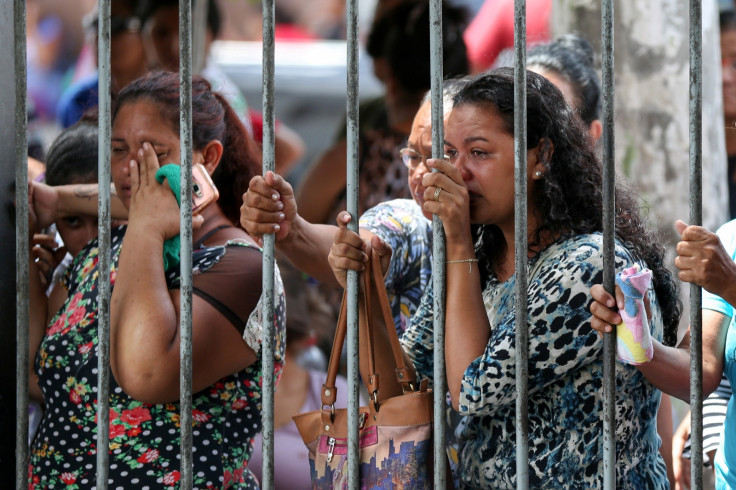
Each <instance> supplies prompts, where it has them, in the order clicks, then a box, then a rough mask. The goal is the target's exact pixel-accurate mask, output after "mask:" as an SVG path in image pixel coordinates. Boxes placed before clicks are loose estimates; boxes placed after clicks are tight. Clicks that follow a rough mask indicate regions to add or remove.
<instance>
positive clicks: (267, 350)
mask: <svg viewBox="0 0 736 490" xmlns="http://www.w3.org/2000/svg"><path fill="white" fill-rule="evenodd" d="M275 15H276V13H275V4H274V0H263V173H264V175H265V173H266V172H268V171H274V169H275V167H276V153H275V149H274V145H275V141H276V139H275V138H276V136H275V127H274V124H275V117H274V102H275V101H274V75H275V68H274V63H275V62H274V56H275V39H274V23H275ZM274 244H275V235H273V234H272V233H269V234H267V235H264V237H263V286H262V291H263V294H264V295H265V296H264V302H263V335H264V338H263V342H262V344H261V345H262V349H263V350H262V354H261V358H262V359H263V412H262V413H263V438H262V440H263V450H262V454H263V476H262V481H261V484H262V486H263V489H264V490H271V489H272V488H274V457H273V456H274V433H273V431H274V426H273V416H274V413H273V412H274V402H273V396H274V381H275V380H274V376H273V372H274V353H273V350H274V338H273V337H274V325H273V310H274V290H273V289H274V277H273V276H274V268H275V267H274Z"/></svg>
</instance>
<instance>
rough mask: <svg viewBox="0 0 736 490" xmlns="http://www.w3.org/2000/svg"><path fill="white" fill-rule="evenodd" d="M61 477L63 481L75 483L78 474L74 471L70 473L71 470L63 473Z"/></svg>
mask: <svg viewBox="0 0 736 490" xmlns="http://www.w3.org/2000/svg"><path fill="white" fill-rule="evenodd" d="M59 478H61V481H63V482H64V483H66V484H67V485H73V484H74V482H75V481H77V475H75V474H74V473H69V472H67V473H62V474H61V476H60V477H59Z"/></svg>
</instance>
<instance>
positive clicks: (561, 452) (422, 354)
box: [402, 234, 669, 489]
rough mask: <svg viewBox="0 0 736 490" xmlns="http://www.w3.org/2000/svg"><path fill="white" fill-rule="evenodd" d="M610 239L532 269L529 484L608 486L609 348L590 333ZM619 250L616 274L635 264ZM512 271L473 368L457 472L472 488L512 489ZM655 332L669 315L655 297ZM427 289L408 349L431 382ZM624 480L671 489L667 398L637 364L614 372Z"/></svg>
mask: <svg viewBox="0 0 736 490" xmlns="http://www.w3.org/2000/svg"><path fill="white" fill-rule="evenodd" d="M601 248H602V236H601V234H591V235H580V236H577V237H574V238H571V239H567V240H564V241H561V242H558V243H556V244H553V245H551V246H550V247H548V248H547V249H546V250H544V251H543V252H541V253H540V254H538V255H537V256H536V257H534V258H532V259H530V261H529V263H528V289H527V292H528V298H529V299H528V305H527V313H528V322H529V399H528V403H529V404H528V407H529V465H530V466H529V470H530V471H529V480H530V486H531V487H532V488H601V487H602V474H603V462H602V460H603V425H602V416H601V411H602V408H603V396H602V392H603V389H602V376H603V364H602V361H601V355H602V350H603V342H602V341H601V339H600V338H599V337H598V335H597V334H596V332H595V331H594V330H593V329H592V328H591V326H590V313H589V311H588V307H589V305H590V302H591V297H590V295H589V290H590V287H591V286H592V285H593V284H600V283H601V282H602V269H603V267H602V251H601ZM633 263H634V259H633V257H632V255H631V254H630V253H629V252H628V251H627V250H626V249H625V248H624V247H623V246H622V245H621V244H620V243H617V244H616V270H622V269H623V268H625V267H629V266H631V265H633ZM514 284H515V276H512V277H511V278H509V279H508V280H507V281H506V282H503V283H501V282H499V281H498V280H496V279H493V278H492V279H491V280H490V281H488V284H487V285H486V286H485V289H484V290H483V292H482V293H483V301H484V303H485V306H486V311H487V313H488V319H489V323H490V325H491V332H490V338H489V339H488V344H487V345H486V348H485V351H484V352H483V354H482V355H481V356H480V357H478V358H477V359H476V360H475V361H473V362H472V363H471V364H470V365H469V366H468V367H467V369H466V370H465V373H464V375H463V379H462V386H461V392H460V400H459V405H460V406H459V408H460V413H461V414H463V415H467V417H466V426H465V428H464V429H463V432H462V434H461V440H460V462H459V468H458V476H459V478H460V481H461V484H462V486H465V487H471V488H515V487H516V433H515V425H516V422H515V418H516V380H515V376H516V366H515V362H516V359H515V342H514V339H515V333H514V329H515V311H514ZM650 300H651V306H652V313H653V316H652V321H651V328H652V336H653V338H656V339H661V338H662V329H663V324H662V316H661V312H660V308H659V304H658V302H657V300H656V297H655V296H654V295H653V294H650ZM432 301H433V295H432V292H431V291H428V293H427V294H426V295H425V296H424V297H423V299H422V303H421V305H420V307H419V309H418V311H417V313H416V316H415V317H414V319H413V320H412V322H411V324H410V327H409V330H407V332H406V333H405V335H404V337H403V339H402V344H403V346H404V348H405V350H406V351H407V352H408V353H409V355H410V357H412V359H413V361H414V363H415V365H416V367H417V370H418V371H419V372H420V373H421V375H422V376H426V377H429V378H430V379H431V377H432V368H433V349H432ZM616 387H617V393H616V402H617V404H616V462H617V466H616V480H617V482H616V485H617V487H618V488H646V489H666V488H669V483H668V482H667V474H666V469H665V465H664V461H663V460H662V458H661V457H660V455H659V446H660V444H661V440H660V438H659V436H658V435H657V426H656V417H657V410H658V408H659V402H660V392H659V391H658V390H656V389H655V388H654V387H653V386H652V385H651V384H650V383H648V382H647V381H646V380H645V379H644V377H643V375H642V374H641V373H640V372H639V370H638V369H636V368H635V367H633V366H625V365H617V366H616Z"/></svg>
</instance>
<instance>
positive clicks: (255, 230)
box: [240, 171, 297, 240]
mask: <svg viewBox="0 0 736 490" xmlns="http://www.w3.org/2000/svg"><path fill="white" fill-rule="evenodd" d="M296 216H297V208H296V199H295V198H294V189H292V187H291V185H290V184H289V183H288V182H286V181H285V180H284V179H283V178H282V177H281V176H280V175H278V174H275V173H273V172H270V171H269V172H266V175H265V177H262V176H260V175H257V176H255V177H253V178H252V179H251V180H250V183H249V184H248V190H247V191H246V192H245V194H243V206H242V207H241V208H240V224H241V225H242V226H243V228H245V230H246V231H247V232H248V233H249V234H250V235H251V236H254V237H261V236H263V235H264V234H266V233H275V234H276V240H283V239H284V238H286V237H287V236H289V232H290V231H291V227H292V225H293V224H294V220H295V218H296Z"/></svg>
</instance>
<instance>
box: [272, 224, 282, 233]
mask: <svg viewBox="0 0 736 490" xmlns="http://www.w3.org/2000/svg"><path fill="white" fill-rule="evenodd" d="M280 229H281V227H280V226H279V225H273V232H274V233H276V232H277V231H279V230H280Z"/></svg>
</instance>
